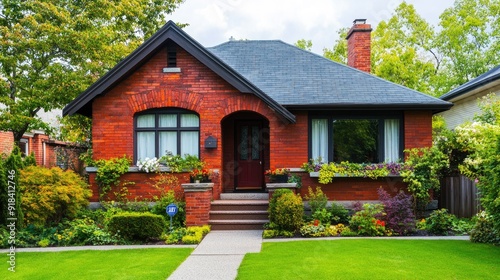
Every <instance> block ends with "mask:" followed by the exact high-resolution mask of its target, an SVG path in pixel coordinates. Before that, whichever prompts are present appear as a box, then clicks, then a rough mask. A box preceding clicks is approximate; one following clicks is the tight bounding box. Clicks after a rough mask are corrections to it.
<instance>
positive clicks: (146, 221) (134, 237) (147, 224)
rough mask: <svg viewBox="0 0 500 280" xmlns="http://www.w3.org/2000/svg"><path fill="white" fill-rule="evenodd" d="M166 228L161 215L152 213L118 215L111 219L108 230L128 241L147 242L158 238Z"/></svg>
mask: <svg viewBox="0 0 500 280" xmlns="http://www.w3.org/2000/svg"><path fill="white" fill-rule="evenodd" d="M166 228H167V223H166V222H165V219H164V218H163V216H161V215H155V214H152V213H133V212H132V213H130V212H124V213H119V214H116V215H114V216H113V217H111V219H110V221H109V223H108V230H109V232H110V233H111V234H117V235H119V236H121V237H123V238H124V239H126V240H130V241H147V240H150V239H158V238H160V236H161V234H162V233H163V231H164V230H165V229H166Z"/></svg>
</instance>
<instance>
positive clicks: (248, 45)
mask: <svg viewBox="0 0 500 280" xmlns="http://www.w3.org/2000/svg"><path fill="white" fill-rule="evenodd" d="M208 50H210V51H211V52H212V53H214V54H215V55H216V56H218V57H219V58H221V59H222V60H224V61H225V62H226V63H227V64H228V65H229V66H231V67H232V68H233V69H235V70H236V71H238V72H239V73H240V74H242V75H243V76H244V77H245V78H247V79H248V80H250V81H252V83H253V84H255V85H256V86H257V87H259V88H260V89H262V90H263V91H264V92H265V93H266V94H268V95H269V96H270V97H272V98H273V99H274V100H276V101H277V102H279V103H280V104H282V105H283V106H285V107H286V108H311V109H312V108H322V107H323V108H326V107H328V108H330V109H333V108H336V109H339V108H342V109H353V108H357V109H376V110H384V109H393V110H394V109H398V110H404V109H425V110H433V111H434V112H438V111H443V110H447V109H449V108H450V107H451V106H452V104H451V103H449V102H444V101H443V100H440V99H438V98H434V97H432V96H429V95H426V94H424V93H421V92H418V91H415V90H412V89H409V88H406V87H404V86H401V85H397V84H394V83H392V82H389V81H386V80H384V79H381V78H379V77H376V76H373V75H371V74H368V73H366V72H363V71H360V70H358V69H355V68H351V67H349V66H346V65H343V64H340V63H336V62H334V61H332V60H329V59H326V58H324V57H322V56H319V55H317V54H314V53H311V52H308V51H305V50H302V49H299V48H297V47H295V46H292V45H289V44H286V43H284V42H282V41H277V40H271V41H245V40H243V41H229V42H226V43H223V44H221V45H218V46H215V47H212V48H208Z"/></svg>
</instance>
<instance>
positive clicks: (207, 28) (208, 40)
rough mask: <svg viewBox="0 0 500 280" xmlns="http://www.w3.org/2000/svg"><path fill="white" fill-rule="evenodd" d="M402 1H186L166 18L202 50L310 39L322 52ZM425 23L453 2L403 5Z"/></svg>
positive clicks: (386, 15) (437, 0)
mask: <svg viewBox="0 0 500 280" xmlns="http://www.w3.org/2000/svg"><path fill="white" fill-rule="evenodd" d="M402 2H403V1H402V0H309V1H304V0H301V1H299V0H185V2H184V3H183V4H181V5H180V6H179V8H178V9H177V10H176V11H174V13H173V14H172V15H169V16H168V19H171V20H173V21H174V22H179V23H188V24H189V26H188V27H186V28H184V30H185V31H186V32H187V33H188V34H189V35H190V36H191V37H193V38H194V39H195V40H197V41H198V42H200V43H201V44H202V45H203V46H205V47H212V46H215V45H218V44H222V43H224V42H226V41H228V40H229V38H230V37H233V38H235V39H237V40H239V39H248V40H276V39H278V40H282V41H284V42H286V43H289V44H294V43H295V42H297V40H299V39H306V40H311V41H312V43H313V48H312V51H313V52H315V53H318V54H320V55H321V54H322V53H323V48H331V47H332V46H333V45H334V43H335V40H336V39H337V38H338V34H337V31H338V30H339V29H340V28H342V27H351V26H352V22H353V20H354V19H358V18H364V19H367V23H369V24H371V25H372V28H375V27H376V25H377V24H378V23H379V22H380V21H382V20H388V19H389V18H390V17H391V15H392V14H393V13H394V10H395V9H396V7H397V6H398V5H399V4H400V3H402ZM406 2H407V3H409V4H413V5H414V6H415V9H416V10H417V13H418V14H419V15H420V16H422V17H423V18H425V19H426V20H427V22H429V23H430V24H432V25H434V26H436V27H437V26H438V23H439V15H440V14H441V13H442V12H443V11H444V10H445V9H446V8H449V7H452V6H453V2H454V1H453V0H407V1H406Z"/></svg>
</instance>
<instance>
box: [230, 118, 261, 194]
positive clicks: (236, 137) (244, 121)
mask: <svg viewBox="0 0 500 280" xmlns="http://www.w3.org/2000/svg"><path fill="white" fill-rule="evenodd" d="M243 125H248V126H252V125H258V126H259V157H260V160H259V161H260V168H259V173H260V174H259V176H260V178H259V181H260V183H259V184H260V187H255V188H252V187H244V188H242V187H241V186H238V183H239V175H238V174H240V168H241V167H240V165H239V157H240V151H239V144H240V143H239V142H240V135H239V133H240V130H239V129H240V127H241V126H243ZM264 129H266V128H265V124H264V121H263V120H262V119H242V120H236V121H235V122H234V134H235V135H234V162H235V163H236V164H235V166H234V174H235V176H234V192H263V191H265V180H264V179H265V178H264V170H265V166H266V161H265V159H266V157H265V152H266V149H267V148H268V147H266V146H265V145H266V141H265V139H264V137H263V134H264V132H263V130H264ZM267 142H268V141H267Z"/></svg>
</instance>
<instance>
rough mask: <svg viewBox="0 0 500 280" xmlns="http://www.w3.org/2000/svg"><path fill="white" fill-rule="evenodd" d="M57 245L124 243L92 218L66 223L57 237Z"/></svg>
mask: <svg viewBox="0 0 500 280" xmlns="http://www.w3.org/2000/svg"><path fill="white" fill-rule="evenodd" d="M55 236H56V238H57V245H62V246H83V245H109V244H120V243H122V242H121V241H120V239H119V238H118V237H117V236H112V235H111V234H110V233H109V232H107V231H105V230H104V229H102V228H100V227H99V226H97V225H96V223H95V222H94V220H92V219H90V218H83V219H74V220H72V221H69V222H66V223H64V229H63V230H62V231H61V232H60V233H58V234H56V235H55Z"/></svg>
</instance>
